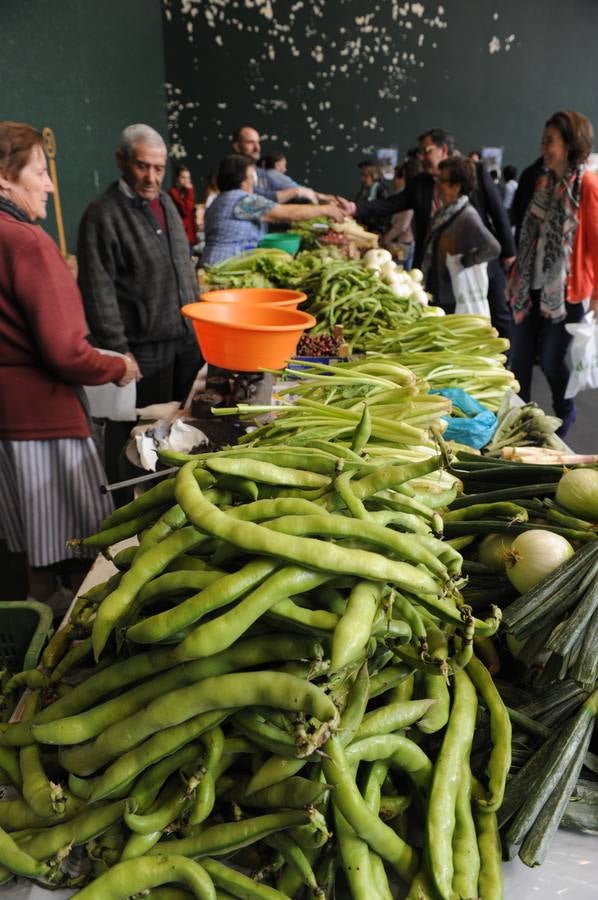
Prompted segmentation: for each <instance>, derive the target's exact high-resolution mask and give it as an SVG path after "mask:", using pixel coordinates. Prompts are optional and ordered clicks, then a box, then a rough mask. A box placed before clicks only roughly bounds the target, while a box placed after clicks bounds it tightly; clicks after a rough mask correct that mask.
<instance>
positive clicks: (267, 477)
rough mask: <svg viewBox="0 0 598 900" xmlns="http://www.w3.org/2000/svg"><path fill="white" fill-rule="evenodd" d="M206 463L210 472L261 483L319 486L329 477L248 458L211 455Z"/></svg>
mask: <svg viewBox="0 0 598 900" xmlns="http://www.w3.org/2000/svg"><path fill="white" fill-rule="evenodd" d="M206 465H207V466H208V468H209V469H211V470H212V472H217V473H219V474H223V475H236V476H238V477H240V478H249V479H251V480H252V481H256V482H258V483H263V484H279V485H288V486H289V487H299V488H320V487H325V486H326V485H328V484H330V478H328V477H326V475H320V474H319V473H317V472H310V471H309V470H307V469H291V468H286V467H283V466H277V465H275V464H274V463H268V462H262V461H259V460H254V459H250V458H243V459H241V458H237V459H233V458H231V457H226V456H217V455H213V456H211V457H210V458H209V459H208V460H206Z"/></svg>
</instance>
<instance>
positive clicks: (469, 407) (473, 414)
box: [430, 388, 498, 450]
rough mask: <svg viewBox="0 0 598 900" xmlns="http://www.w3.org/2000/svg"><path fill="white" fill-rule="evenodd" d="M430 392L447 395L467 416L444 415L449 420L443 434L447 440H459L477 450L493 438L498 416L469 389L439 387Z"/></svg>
mask: <svg viewBox="0 0 598 900" xmlns="http://www.w3.org/2000/svg"><path fill="white" fill-rule="evenodd" d="M430 393H431V394H441V395H442V396H443V397H447V398H448V399H449V400H450V401H451V403H452V404H453V406H456V407H458V408H459V409H460V410H461V412H463V413H465V415H466V416H467V418H466V419H463V418H460V417H459V418H456V417H453V416H443V418H444V419H445V420H446V421H447V422H448V426H447V429H446V431H445V432H444V435H443V437H444V438H445V439H446V440H447V441H458V442H459V443H460V444H467V446H468V447H473V448H474V449H475V450H481V449H482V447H485V446H486V444H487V443H488V442H489V441H490V440H492V435H493V434H494V432H495V431H496V426H497V424H498V420H497V418H496V416H495V415H494V413H493V412H492V410H490V409H487V408H486V407H485V406H482V404H481V403H478V401H477V400H476V399H475V398H474V397H472V396H471V395H470V394H468V393H467V391H464V390H463V389H462V388H439V389H438V390H433V391H430Z"/></svg>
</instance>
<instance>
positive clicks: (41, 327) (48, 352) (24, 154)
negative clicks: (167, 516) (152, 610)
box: [0, 121, 139, 600]
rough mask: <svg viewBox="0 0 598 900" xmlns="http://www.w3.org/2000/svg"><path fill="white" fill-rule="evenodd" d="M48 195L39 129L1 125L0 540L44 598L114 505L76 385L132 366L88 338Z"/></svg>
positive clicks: (124, 376)
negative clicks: (104, 490)
mask: <svg viewBox="0 0 598 900" xmlns="http://www.w3.org/2000/svg"><path fill="white" fill-rule="evenodd" d="M52 191H53V186H52V181H51V180H50V178H49V176H48V171H47V167H46V160H45V157H44V152H43V148H42V136H41V134H39V132H37V131H36V130H35V129H34V128H32V127H31V126H30V125H27V124H25V123H22V122H7V121H4V122H0V248H1V249H0V536H1V537H3V538H4V540H5V541H6V543H7V545H8V549H9V550H10V551H12V552H15V553H17V552H20V553H25V554H26V556H27V562H28V566H29V592H30V594H31V595H32V596H34V597H35V598H36V599H38V600H48V599H49V598H50V596H51V595H52V593H53V592H54V590H55V581H54V570H53V569H52V568H51V567H52V566H54V564H56V563H59V562H61V561H63V560H65V559H68V557H69V552H68V551H67V549H66V541H67V540H68V539H69V538H71V537H75V536H80V535H85V534H88V533H91V532H93V531H95V530H96V529H97V528H98V526H99V524H100V522H101V521H102V519H103V518H104V516H106V515H107V514H108V513H109V512H110V511H111V505H112V504H111V500H110V499H108V498H107V497H106V496H103V495H102V494H101V493H100V490H99V485H100V484H101V483H102V481H103V480H104V473H103V469H102V465H101V462H100V459H99V457H98V453H97V451H96V448H95V444H94V442H93V440H92V438H91V436H90V429H89V422H88V418H87V415H86V411H85V406H84V403H83V392H82V389H81V385H84V384H89V385H91V384H106V383H108V382H114V383H116V384H119V385H125V384H128V383H129V381H131V380H132V379H133V378H135V377H138V375H139V372H138V369H137V365H136V363H135V362H134V361H133V360H131V359H129V358H127V357H125V356H104V355H103V354H101V353H99V352H98V351H97V350H95V349H94V348H93V347H92V346H91V344H89V343H88V341H87V340H86V334H87V328H86V325H85V318H84V315H83V306H82V303H81V297H80V294H79V291H78V289H77V286H76V284H75V282H74V280H73V277H72V275H71V273H70V272H69V270H68V268H67V266H66V263H65V262H64V260H63V259H62V257H61V255H60V253H59V251H58V248H57V246H56V244H55V243H54V242H53V241H52V240H51V238H50V237H49V236H48V235H47V234H46V233H45V232H44V231H42V229H41V228H40V227H39V226H38V225H36V224H34V223H35V222H36V221H37V220H40V219H45V218H46V204H47V200H48V194H51V193H52Z"/></svg>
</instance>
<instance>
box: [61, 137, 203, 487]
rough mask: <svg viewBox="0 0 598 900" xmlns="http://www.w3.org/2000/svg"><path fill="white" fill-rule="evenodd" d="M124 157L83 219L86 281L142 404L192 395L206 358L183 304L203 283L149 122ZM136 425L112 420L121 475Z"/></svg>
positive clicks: (96, 331)
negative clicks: (129, 364) (131, 367)
mask: <svg viewBox="0 0 598 900" xmlns="http://www.w3.org/2000/svg"><path fill="white" fill-rule="evenodd" d="M116 161H117V165H118V168H119V169H120V173H121V177H120V179H119V180H118V181H116V182H114V183H113V184H111V185H110V186H109V187H108V188H107V189H106V190H105V191H104V193H102V194H100V196H99V197H96V199H95V200H93V201H92V202H91V203H90V204H89V206H88V207H87V209H86V210H85V212H84V214H83V218H82V219H81V223H80V225H79V236H78V244H77V259H78V263H79V288H80V290H81V294H82V297H83V303H84V306H85V314H86V316H87V322H88V325H89V329H90V332H91V335H92V337H93V339H94V343H95V344H96V345H97V346H98V347H100V348H101V349H105V350H117V351H118V352H119V353H125V354H126V355H127V356H128V357H130V358H131V359H132V360H133V362H135V363H136V364H137V367H138V373H139V376H138V377H140V379H141V380H139V381H138V382H137V403H136V405H137V407H143V406H148V405H151V404H154V403H164V402H167V401H171V400H178V401H185V400H186V399H187V395H188V394H189V391H190V390H191V387H192V385H193V382H194V379H195V376H196V375H197V372H198V371H199V369H200V368H201V366H202V365H203V359H202V356H201V353H200V352H199V347H198V345H197V341H196V339H195V336H194V334H193V329H192V328H191V326H190V323H189V321H188V320H187V319H184V318H183V316H182V315H181V306H183V305H185V304H187V303H193V302H194V301H196V300H197V297H198V288H197V280H196V276H195V270H194V268H193V266H192V264H191V260H190V257H189V242H188V241H187V236H186V234H185V230H184V228H183V223H182V221H181V217H180V216H179V214H178V212H177V209H176V207H175V205H174V203H173V202H172V200H171V199H170V197H169V196H168V194H166V193H165V192H164V191H163V190H162V181H163V178H164V173H165V171H166V162H167V152H166V145H165V143H164V141H163V139H162V137H161V136H160V135H159V134H158V132H157V131H155V130H154V129H153V128H150V127H149V126H148V125H143V124H137V125H129V126H128V127H127V128H125V130H124V131H123V133H122V134H121V139H120V146H119V149H118V150H117V153H116ZM133 424H134V423H133V422H112V421H108V422H107V424H106V433H105V457H106V459H105V463H106V473H107V475H108V478H109V479H110V480H111V481H117V480H120V479H121V478H122V477H126V474H128V473H126V470H124V469H122V467H121V463H120V462H119V454H120V451H121V448H122V447H123V445H124V443H125V441H126V439H127V436H128V434H129V431H130V429H131V427H132V425H133ZM116 499H117V503H121V502H124V501H126V500H127V499H128V497H127V495H125V494H122V493H119V494H118V495H117V498H116Z"/></svg>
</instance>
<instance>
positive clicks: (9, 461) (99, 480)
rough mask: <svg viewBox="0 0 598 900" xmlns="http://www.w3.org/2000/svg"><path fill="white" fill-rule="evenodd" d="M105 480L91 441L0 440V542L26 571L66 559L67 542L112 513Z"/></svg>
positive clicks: (94, 528)
mask: <svg viewBox="0 0 598 900" xmlns="http://www.w3.org/2000/svg"><path fill="white" fill-rule="evenodd" d="M105 481H106V476H105V474H104V469H103V467H102V463H101V461H100V458H99V456H98V451H97V449H96V446H95V444H94V442H93V440H92V439H91V438H57V439H55V440H47V441H0V537H3V538H4V540H5V541H6V543H7V545H8V549H9V550H10V551H11V552H13V553H25V554H26V555H27V561H28V563H29V565H30V566H48V565H51V564H52V563H55V562H60V560H63V559H69V558H71V557H72V556H74V555H75V554H73V553H72V551H70V550H69V549H68V548H67V546H66V542H67V541H68V540H69V539H70V538H76V537H85V536H86V535H89V534H93V532H95V531H97V530H98V528H99V526H100V523H101V522H102V519H104V518H105V517H106V516H107V515H108V514H109V513H110V512H112V509H113V504H112V500H111V498H110V496H109V495H108V494H102V493H101V491H100V484H103V483H105ZM76 555H77V556H80V555H86V556H95V552H94V551H93V550H90V551H83V552H81V551H78V552H77V554H76Z"/></svg>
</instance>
